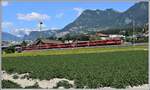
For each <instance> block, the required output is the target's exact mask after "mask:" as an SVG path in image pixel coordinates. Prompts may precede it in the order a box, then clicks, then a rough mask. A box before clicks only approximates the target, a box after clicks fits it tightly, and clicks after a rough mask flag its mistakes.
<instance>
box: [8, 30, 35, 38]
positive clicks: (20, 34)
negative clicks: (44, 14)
mask: <svg viewBox="0 0 150 90" xmlns="http://www.w3.org/2000/svg"><path fill="white" fill-rule="evenodd" d="M31 31H33V29H29V28H17V29H13V30H11V31H10V33H11V34H13V35H16V36H18V37H23V36H24V35H29V33H30V32H31Z"/></svg>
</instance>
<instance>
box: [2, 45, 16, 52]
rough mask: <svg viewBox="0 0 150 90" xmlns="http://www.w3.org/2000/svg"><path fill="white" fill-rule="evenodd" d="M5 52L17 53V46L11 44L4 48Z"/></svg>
mask: <svg viewBox="0 0 150 90" xmlns="http://www.w3.org/2000/svg"><path fill="white" fill-rule="evenodd" d="M4 52H5V53H15V47H13V46H10V47H8V48H6V49H4Z"/></svg>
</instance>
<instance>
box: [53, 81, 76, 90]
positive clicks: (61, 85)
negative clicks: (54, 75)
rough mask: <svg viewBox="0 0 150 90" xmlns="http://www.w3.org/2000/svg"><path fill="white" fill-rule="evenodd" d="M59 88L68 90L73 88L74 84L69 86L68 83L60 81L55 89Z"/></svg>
mask: <svg viewBox="0 0 150 90" xmlns="http://www.w3.org/2000/svg"><path fill="white" fill-rule="evenodd" d="M59 87H64V88H66V89H68V88H71V87H73V85H72V84H69V82H68V81H65V80H63V81H59V82H58V83H57V85H56V87H54V88H59Z"/></svg>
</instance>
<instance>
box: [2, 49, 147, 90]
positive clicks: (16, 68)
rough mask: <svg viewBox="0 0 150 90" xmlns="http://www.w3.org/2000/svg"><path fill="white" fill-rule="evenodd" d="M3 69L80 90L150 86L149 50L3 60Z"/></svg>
mask: <svg viewBox="0 0 150 90" xmlns="http://www.w3.org/2000/svg"><path fill="white" fill-rule="evenodd" d="M2 70H5V71H6V72H8V73H10V71H11V73H12V71H13V72H14V73H15V72H17V73H27V72H29V73H30V78H33V79H41V80H45V79H47V80H49V79H53V78H66V79H69V80H74V81H75V87H76V88H84V87H85V86H86V88H99V87H115V88H125V87H126V86H136V85H142V84H147V83H148V51H143V50H137V51H117V52H101V53H91V54H70V55H69V54H66V55H39V56H18V57H2ZM63 84H64V83H63ZM60 85H62V83H61V84H60ZM65 85H67V84H66V83H65ZM67 86H68V85H67Z"/></svg>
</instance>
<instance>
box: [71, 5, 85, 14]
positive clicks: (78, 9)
mask: <svg viewBox="0 0 150 90" xmlns="http://www.w3.org/2000/svg"><path fill="white" fill-rule="evenodd" d="M73 10H75V11H77V12H78V14H77V16H80V15H81V13H82V12H83V10H84V9H82V8H78V7H77V8H73Z"/></svg>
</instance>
